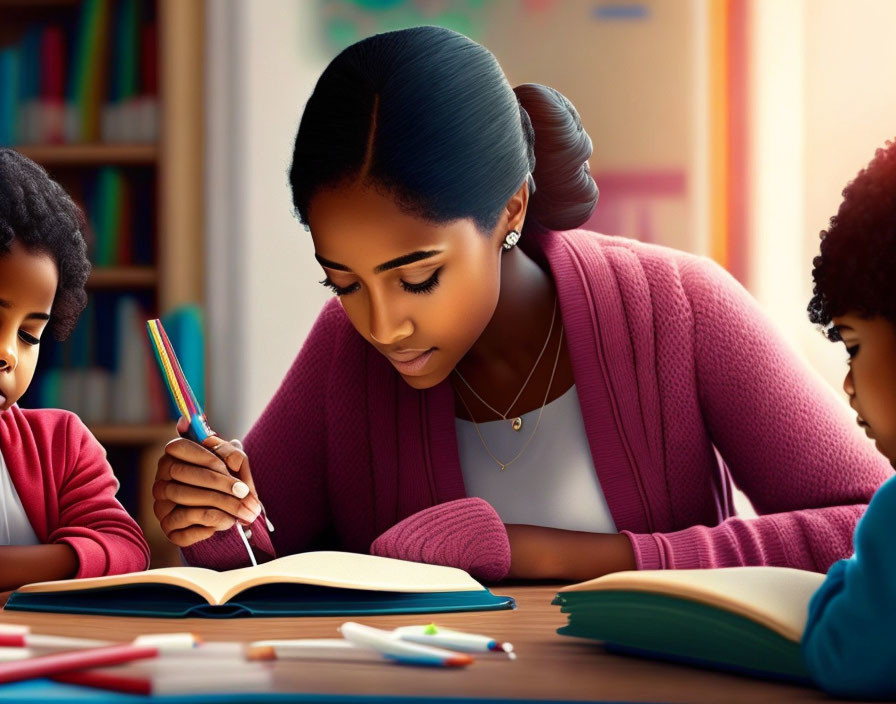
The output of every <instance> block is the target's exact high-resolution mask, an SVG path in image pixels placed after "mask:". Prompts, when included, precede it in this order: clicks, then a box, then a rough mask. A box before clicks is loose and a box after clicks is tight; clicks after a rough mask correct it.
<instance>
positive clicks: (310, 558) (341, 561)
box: [220, 551, 484, 603]
mask: <svg viewBox="0 0 896 704" xmlns="http://www.w3.org/2000/svg"><path fill="white" fill-rule="evenodd" d="M225 574H227V575H228V576H229V577H232V579H228V581H227V584H226V585H224V584H223V583H221V585H220V586H221V587H222V588H223V591H222V593H221V603H224V602H226V601H228V600H229V599H231V598H232V597H233V596H235V595H236V594H238V593H239V592H241V591H244V590H246V589H249V588H251V587H257V586H258V585H260V584H274V583H277V584H290V583H293V584H313V585H317V586H321V587H340V588H343V589H367V590H370V591H385V592H409V593H424V592H466V591H480V590H482V589H484V587H483V586H482V585H481V584H479V582H477V581H476V580H475V579H473V578H472V577H471V576H470V575H469V574H467V573H466V572H464V571H463V570H461V569H457V568H456V567H443V566H441V565H427V564H424V563H422V562H406V561H405V560H393V559H392V558H389V557H377V556H376V555H363V554H361V553H353V552H335V551H321V552H303V553H299V554H297V555H287V556H286V557H280V558H277V559H276V560H272V561H271V562H267V563H265V564H263V565H258V566H257V567H243V568H242V569H239V570H233V571H232V572H230V573H221V575H222V576H223V575H225Z"/></svg>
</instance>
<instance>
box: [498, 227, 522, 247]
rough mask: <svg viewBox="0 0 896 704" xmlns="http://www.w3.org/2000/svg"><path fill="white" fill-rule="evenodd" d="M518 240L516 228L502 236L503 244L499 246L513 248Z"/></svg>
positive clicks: (518, 234) (518, 235)
mask: <svg viewBox="0 0 896 704" xmlns="http://www.w3.org/2000/svg"><path fill="white" fill-rule="evenodd" d="M519 241H520V233H519V232H517V231H516V230H511V231H510V232H508V233H507V237H505V238H504V244H503V245H501V246H502V247H504V249H513V248H514V247H515V246H516V243H517V242H519Z"/></svg>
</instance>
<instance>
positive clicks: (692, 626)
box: [553, 567, 824, 682]
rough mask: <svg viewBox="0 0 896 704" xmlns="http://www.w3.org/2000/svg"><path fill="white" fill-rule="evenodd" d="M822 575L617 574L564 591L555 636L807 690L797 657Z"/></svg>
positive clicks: (744, 571) (742, 570) (750, 571)
mask: <svg viewBox="0 0 896 704" xmlns="http://www.w3.org/2000/svg"><path fill="white" fill-rule="evenodd" d="M823 581H824V575H822V574H818V573H816V572H806V571H803V570H795V569H790V568H784V567H732V568H724V569H715V570H642V571H639V572H619V573H616V574H611V575H607V576H605V577H601V578H598V579H594V580H590V581H588V582H583V583H581V584H577V585H572V586H570V587H566V588H564V589H562V590H561V591H560V592H559V593H558V594H557V596H556V598H555V599H554V602H553V603H554V604H556V605H558V606H560V610H561V611H562V612H563V613H565V614H568V616H569V622H568V624H567V625H566V626H563V627H562V628H560V629H558V631H557V632H558V633H560V634H561V635H568V636H576V637H580V638H589V639H593V640H599V641H602V642H603V643H604V645H605V646H606V648H607V649H608V650H611V651H615V652H622V653H628V654H634V655H641V656H647V657H653V658H659V659H665V660H673V661H677V662H683V663H688V664H694V665H699V666H704V667H712V668H717V669H723V670H730V671H735V672H741V673H746V674H750V675H759V676H764V677H770V678H774V679H785V680H793V681H798V682H808V680H809V675H808V671H807V670H806V667H805V665H804V664H803V660H802V656H801V652H800V639H801V637H802V633H803V630H804V629H805V625H806V618H807V613H808V605H809V600H810V599H811V597H812V594H814V593H815V591H816V590H817V589H818V587H819V586H821V583H822V582H823Z"/></svg>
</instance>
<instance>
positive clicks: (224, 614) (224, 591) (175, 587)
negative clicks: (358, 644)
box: [6, 551, 515, 618]
mask: <svg viewBox="0 0 896 704" xmlns="http://www.w3.org/2000/svg"><path fill="white" fill-rule="evenodd" d="M512 608H515V602H514V600H513V599H512V598H511V597H507V596H496V595H494V594H492V593H491V592H490V591H489V590H488V589H487V588H485V587H483V586H482V585H481V584H480V583H479V582H477V581H476V580H475V579H473V577H471V576H470V575H469V574H467V573H466V572H464V571H463V570H461V569H457V568H455V567H443V566H441V565H429V564H424V563H420V562H407V561H404V560H395V559H392V558H388V557H377V556H374V555H364V554H360V553H351V552H336V551H319V552H306V553H299V554H296V555H287V556H285V557H280V558H277V559H276V560H271V561H270V562H266V563H262V564H260V565H256V566H254V567H244V568H241V569H236V570H228V571H225V572H216V571H214V570H209V569H202V568H199V567H163V568H159V569H154V570H146V571H144V572H133V573H130V574H123V575H113V576H109V577H94V578H88V579H78V580H61V581H54V582H41V583H37V584H28V585H25V586H24V587H21V588H20V589H18V590H17V591H15V592H14V593H13V594H12V595H11V596H10V598H9V601H8V602H7V604H6V609H7V610H9V611H49V612H56V613H86V614H100V615H110V616H155V617H169V618H180V617H206V618H232V617H243V616H312V615H313V616H326V615H352V616H356V615H362V614H410V613H437V612H448V611H484V610H493V609H512Z"/></svg>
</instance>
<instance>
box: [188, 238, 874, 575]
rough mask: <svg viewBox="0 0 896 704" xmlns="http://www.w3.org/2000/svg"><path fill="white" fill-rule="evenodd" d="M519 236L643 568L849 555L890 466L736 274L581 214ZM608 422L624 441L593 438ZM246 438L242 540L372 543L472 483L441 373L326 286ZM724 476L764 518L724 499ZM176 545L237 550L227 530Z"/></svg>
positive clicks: (809, 561)
mask: <svg viewBox="0 0 896 704" xmlns="http://www.w3.org/2000/svg"><path fill="white" fill-rule="evenodd" d="M525 248H526V251H527V252H528V253H529V254H530V256H533V257H534V258H535V259H536V260H538V261H540V262H542V265H543V266H545V267H546V268H548V269H549V271H550V272H551V275H552V276H553V278H554V281H555V283H556V286H557V290H558V293H559V300H560V308H561V311H562V317H563V323H564V325H565V328H566V339H567V343H568V345H569V353H570V358H571V361H572V368H573V376H574V379H575V384H576V390H577V393H578V396H579V402H580V405H581V408H582V415H583V418H584V423H585V429H586V432H587V435H588V441H589V445H590V448H591V454H592V458H593V459H594V463H595V469H596V472H597V475H598V478H599V479H600V483H601V487H602V488H603V491H604V494H605V495H606V498H607V502H608V504H609V508H610V512H611V514H612V516H613V520H614V521H615V524H616V526H617V528H618V529H619V530H620V532H622V533H624V534H625V535H626V536H628V538H629V539H630V540H631V542H632V546H633V548H634V552H635V556H636V559H637V564H638V567H639V568H641V569H657V568H697V567H723V566H733V565H784V566H790V567H798V568H803V569H808V570H815V571H825V570H827V568H828V567H829V566H830V564H831V563H832V562H834V561H835V560H837V559H840V558H842V557H845V556H847V555H849V554H850V552H851V550H852V544H851V537H852V533H853V529H854V527H855V524H856V521H857V520H858V518H859V517H860V516H861V514H862V512H863V511H864V509H865V506H866V503H867V501H868V500H869V498H870V497H871V495H872V493H873V492H874V490H875V489H876V488H877V487H878V486H879V485H880V484H881V483H883V482H884V481H885V480H886V479H887V478H888V477H889V476H890V475H891V474H892V470H891V469H890V467H889V465H888V464H887V463H886V461H885V460H884V459H883V458H882V457H881V456H880V455H879V454H878V453H877V452H876V451H875V450H874V448H873V447H872V446H871V444H870V443H869V442H868V441H867V439H866V438H864V437H863V436H862V435H861V433H860V431H859V429H858V428H857V426H856V425H855V423H854V422H853V421H852V420H851V418H850V417H849V414H848V412H847V410H846V409H845V407H844V405H843V404H841V403H839V402H838V401H837V400H836V396H835V394H834V392H833V391H832V390H831V389H829V388H827V387H826V386H825V384H824V383H823V382H822V380H821V379H820V378H818V377H817V375H815V374H813V373H812V372H810V370H809V369H808V368H807V367H806V366H805V365H804V364H803V363H802V362H801V361H800V360H799V359H798V358H797V357H796V356H795V354H794V353H793V351H792V350H791V349H789V348H788V346H787V345H786V344H785V343H784V342H783V340H782V339H781V337H780V335H779V334H778V332H777V331H776V330H775V328H774V327H773V326H772V325H771V324H770V323H769V321H768V320H767V319H766V318H765V317H764V316H763V314H762V313H761V312H760V310H759V309H758V307H757V305H756V303H755V301H754V300H753V299H752V298H751V297H750V295H749V294H748V293H747V292H746V291H745V290H744V289H743V288H742V287H741V286H740V285H739V284H738V283H737V282H736V281H735V280H734V279H732V277H731V276H729V275H728V274H727V273H726V272H725V271H724V270H723V269H722V268H720V267H719V266H717V265H716V264H714V263H713V262H711V261H710V260H708V259H705V258H702V257H696V256H693V255H690V254H686V253H683V252H679V251H675V250H671V249H666V248H663V247H657V246H651V245H646V244H642V243H639V242H636V241H633V240H628V239H623V238H615V237H606V236H603V235H597V234H594V233H590V232H586V231H581V230H579V231H571V232H562V233H545V234H542V235H538V236H535V237H529V238H528V239H527V241H526V243H525ZM608 427H609V428H611V429H612V431H611V432H612V433H615V434H616V435H615V437H614V438H613V440H614V443H615V445H616V446H618V447H620V448H622V450H620V451H619V452H609V451H607V447H609V446H611V445H613V444H614V443H608V442H607V437H608V435H607V428H608ZM245 446H246V451H247V453H248V455H249V458H250V462H251V468H252V473H253V476H254V478H255V482H256V485H257V488H258V492H259V496H260V498H261V500H262V502H263V503H264V505H265V508H266V512H267V515H268V517H269V518H270V519H271V521H272V522H273V524H274V525H275V528H276V530H275V531H274V532H273V533H271V534H270V535H268V534H267V532H266V531H265V530H264V528H263V525H262V523H261V520H260V519H259V520H258V521H257V522H256V524H255V525H254V526H253V527H252V528H253V531H252V532H253V537H252V540H253V542H254V544H255V546H256V547H258V548H260V549H261V550H264V551H267V552H269V553H272V554H277V555H285V554H290V553H295V552H299V551H304V550H309V549H316V548H322V547H329V548H338V549H343V550H350V551H357V552H367V551H368V550H369V548H370V544H371V542H372V541H373V540H374V539H375V538H376V537H377V536H378V535H380V534H381V533H383V532H384V531H386V530H387V529H388V528H389V527H390V526H392V525H394V524H395V523H397V522H398V521H400V520H401V519H403V518H405V517H407V516H410V515H412V514H414V513H416V512H417V511H420V510H422V509H425V508H427V507H430V506H433V505H436V504H440V503H443V502H446V501H450V500H453V499H459V498H462V497H464V496H465V495H466V494H465V490H464V484H463V477H462V473H461V468H460V462H459V459H458V451H457V440H456V437H455V429H454V401H453V396H452V391H451V387H450V385H449V383H448V382H447V381H445V382H442V383H440V384H439V385H437V386H435V387H433V388H431V389H427V390H424V391H417V390H415V389H413V388H411V387H410V386H409V385H408V384H406V383H405V382H404V381H403V380H402V379H401V377H400V376H399V375H398V373H397V372H396V371H395V370H394V368H393V367H392V366H391V364H389V362H388V361H387V360H386V359H385V358H384V357H383V356H382V355H380V354H379V353H378V352H376V350H374V349H373V347H371V346H370V345H369V344H368V343H367V342H365V341H364V340H363V339H362V338H361V337H360V336H359V335H358V333H357V332H356V331H355V330H354V328H353V327H352V326H351V324H350V322H349V320H348V318H347V317H346V315H345V313H344V311H343V310H342V308H341V306H340V305H339V302H338V301H337V300H333V301H331V302H329V303H328V304H327V305H325V306H324V309H323V311H322V312H321V314H320V316H319V318H318V320H317V322H316V323H315V325H314V328H313V329H312V331H311V333H310V335H309V337H308V339H307V341H306V342H305V345H304V346H303V348H302V350H301V352H300V353H299V355H298V357H297V358H296V360H295V362H294V363H293V365H292V367H291V369H290V370H289V372H288V373H287V375H286V378H285V379H284V380H283V383H282V385H281V387H280V389H279V390H278V391H277V393H276V395H275V396H274V398H273V399H272V400H271V402H270V404H269V405H268V407H267V408H266V410H265V411H264V413H263V414H262V416H261V417H260V418H259V419H258V421H257V423H256V424H255V426H254V427H253V428H252V430H251V431H250V432H249V434H248V436H247V437H246V440H245ZM719 458H721V461H720V459H719ZM546 471H547V469H546ZM732 480H733V481H734V483H735V484H737V486H738V487H740V488H741V489H742V490H743V491H744V492H745V493H746V495H747V496H748V497H749V499H750V501H751V502H752V504H753V506H754V507H755V509H756V512H757V513H758V514H760V515H759V517H758V518H753V519H740V518H737V517H736V516H734V515H733V514H734V509H733V507H732V504H731V481H732ZM434 537H435V536H434ZM184 552H185V556H186V558H187V560H188V561H189V562H190V563H191V564H197V565H204V566H210V567H215V568H219V569H223V568H232V567H237V566H243V565H245V564H247V559H246V556H245V551H244V549H243V547H242V546H241V544H240V541H239V537H238V536H237V535H236V533H235V532H234V531H232V530H231V531H225V532H222V533H218V534H216V535H215V536H213V537H212V538H209V539H208V540H205V541H203V542H201V543H198V544H196V545H195V546H193V547H191V548H189V549H187V550H185V551H184Z"/></svg>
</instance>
